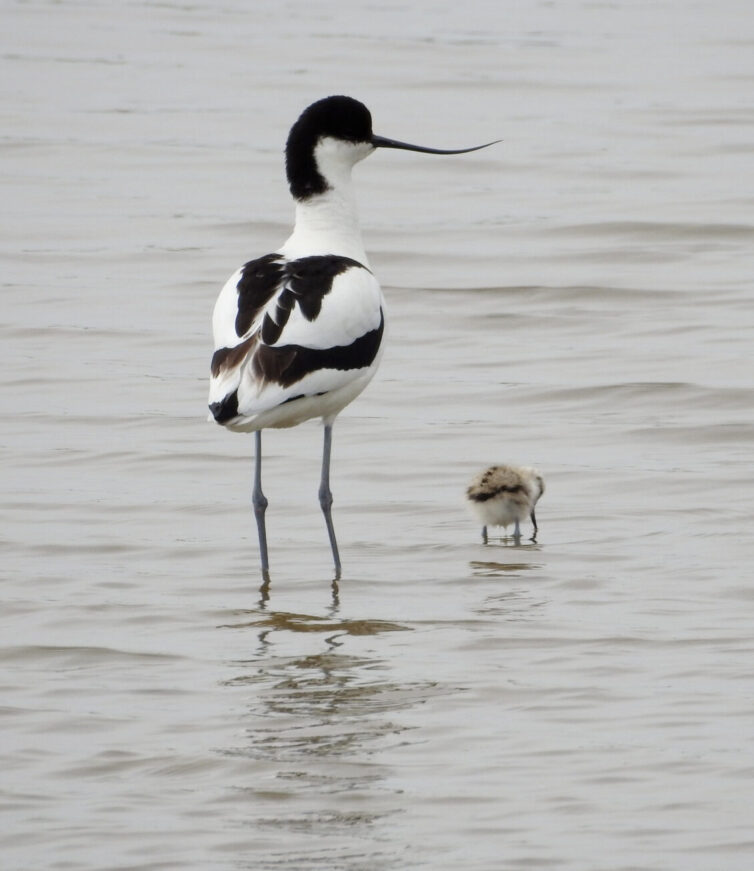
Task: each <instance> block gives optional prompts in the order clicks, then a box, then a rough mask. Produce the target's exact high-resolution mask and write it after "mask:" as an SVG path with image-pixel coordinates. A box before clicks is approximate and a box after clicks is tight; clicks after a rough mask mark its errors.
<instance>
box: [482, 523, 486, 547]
mask: <svg viewBox="0 0 754 871" xmlns="http://www.w3.org/2000/svg"><path fill="white" fill-rule="evenodd" d="M482 544H487V527H486V526H483V527H482Z"/></svg>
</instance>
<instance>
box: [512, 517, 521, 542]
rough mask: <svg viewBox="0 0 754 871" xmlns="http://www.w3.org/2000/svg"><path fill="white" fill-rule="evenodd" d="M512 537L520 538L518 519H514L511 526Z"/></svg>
mask: <svg viewBox="0 0 754 871" xmlns="http://www.w3.org/2000/svg"><path fill="white" fill-rule="evenodd" d="M513 537H514V538H516V539H520V538H521V527H520V526H519V523H518V520H516V525H515V526H514V527H513Z"/></svg>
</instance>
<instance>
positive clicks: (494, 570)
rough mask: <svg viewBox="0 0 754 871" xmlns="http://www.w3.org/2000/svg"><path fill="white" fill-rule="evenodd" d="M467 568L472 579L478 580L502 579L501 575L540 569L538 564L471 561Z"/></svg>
mask: <svg viewBox="0 0 754 871" xmlns="http://www.w3.org/2000/svg"><path fill="white" fill-rule="evenodd" d="M469 566H470V567H471V572H472V574H473V575H474V577H479V578H494V577H498V576H501V577H502V576H503V575H509V574H518V573H519V572H528V571H531V569H539V568H542V566H541V565H540V564H538V563H495V562H482V561H481V560H472V561H471V562H470V563H469Z"/></svg>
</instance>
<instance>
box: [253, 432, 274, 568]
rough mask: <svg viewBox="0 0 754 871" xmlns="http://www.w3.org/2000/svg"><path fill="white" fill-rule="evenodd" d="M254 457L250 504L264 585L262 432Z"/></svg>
mask: <svg viewBox="0 0 754 871" xmlns="http://www.w3.org/2000/svg"><path fill="white" fill-rule="evenodd" d="M255 435H256V457H255V462H254V490H253V492H252V494H251V504H252V505H253V506H254V517H256V520H257V532H258V533H259V557H260V559H261V561H262V578H263V579H264V582H265V584H267V583H268V582H269V580H270V561H269V558H268V556H267V530H266V529H265V526H264V512H265V511H266V510H267V498H266V497H265V495H264V493H263V492H262V431H261V430H257V431H256V433H255Z"/></svg>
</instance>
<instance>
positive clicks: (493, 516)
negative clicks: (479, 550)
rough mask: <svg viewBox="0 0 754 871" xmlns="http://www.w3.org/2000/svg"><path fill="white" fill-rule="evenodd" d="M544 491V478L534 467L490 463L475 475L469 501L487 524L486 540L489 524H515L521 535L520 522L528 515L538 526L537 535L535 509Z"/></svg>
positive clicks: (517, 532)
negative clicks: (490, 464)
mask: <svg viewBox="0 0 754 871" xmlns="http://www.w3.org/2000/svg"><path fill="white" fill-rule="evenodd" d="M544 492H545V482H544V479H543V478H542V475H541V474H540V473H539V472H538V471H537V469H534V468H532V467H531V466H490V467H489V468H488V469H485V470H484V471H483V472H480V473H479V474H478V475H476V476H475V477H474V479H473V480H472V482H471V484H470V485H469V487H468V488H467V490H466V501H467V502H468V505H469V508H470V509H471V511H472V512H473V513H474V515H475V516H476V517H477V518H478V519H479V520H480V521H481V522H482V524H483V525H484V528H483V530H482V537H483V538H484V540H485V541H486V539H487V527H488V526H502V527H508V526H510V525H511V524H515V531H514V535H516V536H519V535H520V534H521V532H520V523H521V521H523V520H527V519H528V518H531V520H532V523H533V525H534V536H532V538H534V537H535V536H536V534H537V521H536V516H535V514H534V508H535V506H536V504H537V501H538V500H539V498H540V496H541V495H542V494H543V493H544Z"/></svg>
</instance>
